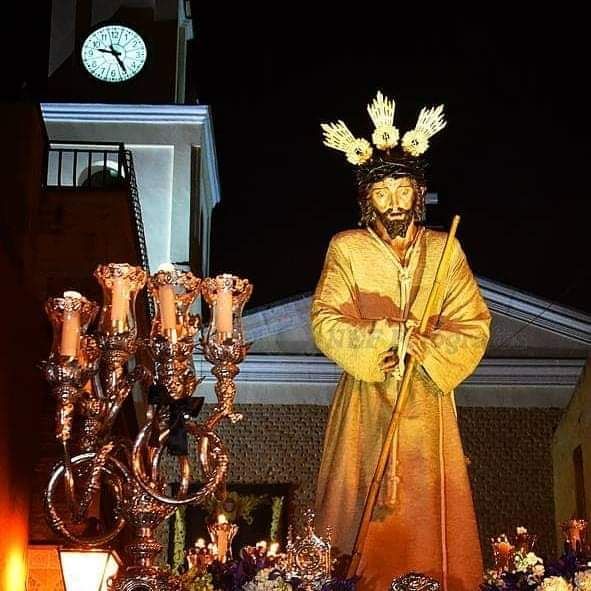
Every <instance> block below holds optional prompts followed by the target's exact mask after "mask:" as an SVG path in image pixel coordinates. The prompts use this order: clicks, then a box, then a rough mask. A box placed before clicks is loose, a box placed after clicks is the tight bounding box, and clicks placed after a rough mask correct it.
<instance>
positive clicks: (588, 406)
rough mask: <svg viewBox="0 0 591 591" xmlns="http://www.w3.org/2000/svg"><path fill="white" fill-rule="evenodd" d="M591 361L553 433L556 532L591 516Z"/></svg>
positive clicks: (559, 533)
mask: <svg viewBox="0 0 591 591" xmlns="http://www.w3.org/2000/svg"><path fill="white" fill-rule="evenodd" d="M590 399H591V358H590V359H589V360H588V361H587V365H586V366H585V368H584V369H583V372H582V373H581V377H580V379H579V383H578V384H577V387H576V389H575V392H574V394H573V396H572V398H571V400H570V403H569V405H568V407H567V408H566V411H565V413H564V416H563V417H562V420H561V421H560V424H559V425H558V427H557V429H556V432H555V433H554V439H553V445H552V459H553V463H554V504H555V507H556V530H557V534H558V536H559V538H558V539H560V538H561V537H562V534H561V529H560V524H561V523H562V522H563V521H566V520H567V519H570V518H571V517H573V516H575V517H579V518H584V519H589V516H591V400H590Z"/></svg>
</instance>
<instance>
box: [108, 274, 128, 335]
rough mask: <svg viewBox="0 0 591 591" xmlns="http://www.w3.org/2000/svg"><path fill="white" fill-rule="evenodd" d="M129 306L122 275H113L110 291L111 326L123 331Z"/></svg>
mask: <svg viewBox="0 0 591 591" xmlns="http://www.w3.org/2000/svg"><path fill="white" fill-rule="evenodd" d="M128 308H129V289H128V286H127V283H126V281H125V279H123V277H113V291H112V292H111V326H113V327H114V328H115V329H117V330H118V331H121V332H123V330H124V326H125V321H126V320H127V311H128Z"/></svg>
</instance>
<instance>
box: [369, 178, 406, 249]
mask: <svg viewBox="0 0 591 591" xmlns="http://www.w3.org/2000/svg"><path fill="white" fill-rule="evenodd" d="M368 197H369V200H370V203H371V206H372V207H373V209H374V211H375V212H376V215H377V218H378V219H379V220H380V222H381V223H382V225H383V226H384V228H385V229H386V231H387V232H388V235H389V236H390V238H391V239H394V238H396V236H404V235H405V234H406V230H407V229H408V226H409V225H410V223H411V221H412V217H413V206H414V204H415V200H416V198H417V190H416V185H415V183H414V182H413V181H412V179H410V178H409V177H402V178H398V179H396V178H392V177H386V178H384V179H381V180H379V181H378V182H376V183H374V184H373V185H372V186H371V187H370V188H369V192H368Z"/></svg>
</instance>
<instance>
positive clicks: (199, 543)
mask: <svg viewBox="0 0 591 591" xmlns="http://www.w3.org/2000/svg"><path fill="white" fill-rule="evenodd" d="M195 548H205V540H204V539H203V538H198V539H197V541H196V542H195Z"/></svg>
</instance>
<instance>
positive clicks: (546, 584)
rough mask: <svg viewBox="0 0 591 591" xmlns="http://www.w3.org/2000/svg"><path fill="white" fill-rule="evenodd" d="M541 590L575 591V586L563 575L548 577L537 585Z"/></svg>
mask: <svg viewBox="0 0 591 591" xmlns="http://www.w3.org/2000/svg"><path fill="white" fill-rule="evenodd" d="M537 589H538V590H539V591H573V586H572V585H571V584H570V583H569V582H568V581H567V580H566V579H563V578H562V577H548V578H547V579H544V580H543V581H542V583H541V584H540V585H538V586H537Z"/></svg>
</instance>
